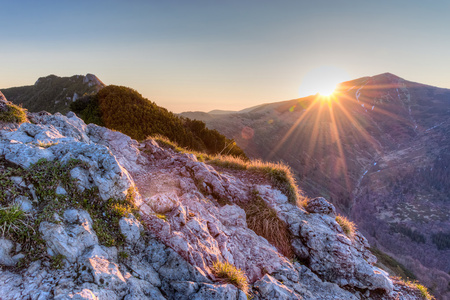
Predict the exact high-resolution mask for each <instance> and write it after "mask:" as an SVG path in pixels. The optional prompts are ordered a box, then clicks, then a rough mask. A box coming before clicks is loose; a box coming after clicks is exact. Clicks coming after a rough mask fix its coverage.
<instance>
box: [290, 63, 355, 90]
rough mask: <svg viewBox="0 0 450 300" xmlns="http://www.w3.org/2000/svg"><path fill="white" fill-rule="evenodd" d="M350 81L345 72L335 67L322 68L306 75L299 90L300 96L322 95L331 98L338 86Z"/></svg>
mask: <svg viewBox="0 0 450 300" xmlns="http://www.w3.org/2000/svg"><path fill="white" fill-rule="evenodd" d="M349 79H350V76H349V75H348V73H347V72H346V71H345V70H342V69H340V68H338V67H334V66H321V67H318V68H316V69H313V70H311V71H309V72H308V73H306V75H305V76H304V78H303V81H302V84H301V86H300V89H299V96H300V97H306V96H310V95H316V94H320V95H321V96H331V95H332V94H333V92H334V90H335V89H336V86H337V85H338V84H339V83H341V82H343V81H347V80H349Z"/></svg>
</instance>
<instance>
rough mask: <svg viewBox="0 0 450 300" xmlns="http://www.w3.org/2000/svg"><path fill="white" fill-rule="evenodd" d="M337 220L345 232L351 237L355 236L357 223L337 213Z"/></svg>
mask: <svg viewBox="0 0 450 300" xmlns="http://www.w3.org/2000/svg"><path fill="white" fill-rule="evenodd" d="M336 222H337V223H338V224H339V225H340V226H341V228H342V230H344V233H345V234H346V235H347V236H348V237H349V238H353V236H354V234H355V230H356V225H355V223H353V222H352V221H350V220H349V219H347V218H346V217H344V216H340V215H337V216H336Z"/></svg>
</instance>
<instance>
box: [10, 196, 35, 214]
mask: <svg viewBox="0 0 450 300" xmlns="http://www.w3.org/2000/svg"><path fill="white" fill-rule="evenodd" d="M14 202H15V203H16V204H17V205H19V207H20V209H21V210H23V211H24V212H26V213H29V212H31V211H32V210H33V203H31V200H30V198H28V197H26V196H17V197H16V198H15V199H14Z"/></svg>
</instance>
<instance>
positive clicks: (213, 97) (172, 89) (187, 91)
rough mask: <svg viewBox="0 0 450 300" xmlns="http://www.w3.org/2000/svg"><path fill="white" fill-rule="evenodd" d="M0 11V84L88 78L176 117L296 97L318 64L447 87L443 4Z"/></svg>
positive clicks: (335, 0)
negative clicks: (127, 90)
mask: <svg viewBox="0 0 450 300" xmlns="http://www.w3.org/2000/svg"><path fill="white" fill-rule="evenodd" d="M0 14H1V19H0V20H1V26H0V88H2V87H3V88H6V87H11V86H21V85H31V84H34V82H35V81H36V80H37V78H38V77H42V76H47V75H49V74H55V75H58V76H71V75H75V74H86V73H93V74H95V75H97V76H98V77H99V78H100V79H101V80H102V81H103V82H104V83H105V84H117V85H125V86H129V87H132V88H134V89H136V90H137V91H139V92H140V93H141V94H143V95H144V96H145V97H147V98H149V99H150V100H152V101H154V102H156V103H157V104H158V105H161V106H164V107H166V108H168V109H169V110H171V111H174V112H181V111H187V110H201V111H209V110H212V109H226V110H238V109H243V108H246V107H250V106H254V105H257V104H261V103H267V102H275V101H282V100H288V99H293V98H297V97H299V96H304V95H306V94H308V93H313V92H311V91H310V89H311V88H310V87H308V86H305V84H307V83H308V76H310V74H315V73H317V70H331V71H336V70H337V71H340V72H341V74H346V76H347V77H348V79H354V78H358V77H362V76H371V75H376V74H379V73H384V72H391V73H394V74H396V75H398V76H400V77H403V78H405V79H408V80H411V81H417V82H421V83H426V84H431V85H435V86H439V87H446V88H450V51H449V49H450V17H449V16H450V1H447V0H436V1H426V0H420V1H415V0H389V1H384V0H377V1H364V0H358V1H339V0H331V1H325V0H323V1H322V0H317V1H311V0H308V1H300V0H296V1H293V0H292V1H283V0H279V1H278V0H277V1H274V0H273V1H272V0H271V1H265V0H227V1H225V0H223V1H219V0H217V1H214V0H202V1H200V0H192V1H189V0H180V1H175V0H158V1H151V0H145V1H139V0H130V1H111V0H108V1H95V0H90V1H84V0H79V1H66V0H54V1H47V0H40V1H35V0H31V1H21V0H15V1H11V0H0ZM308 74H309V75H308ZM322 74H323V73H322ZM344 77H345V76H344Z"/></svg>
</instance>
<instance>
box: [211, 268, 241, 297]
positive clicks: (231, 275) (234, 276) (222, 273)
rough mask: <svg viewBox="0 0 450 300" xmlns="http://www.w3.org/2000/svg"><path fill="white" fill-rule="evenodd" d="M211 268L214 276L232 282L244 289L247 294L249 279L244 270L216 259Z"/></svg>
mask: <svg viewBox="0 0 450 300" xmlns="http://www.w3.org/2000/svg"><path fill="white" fill-rule="evenodd" d="M211 270H212V271H213V273H214V276H216V277H218V278H219V279H220V280H221V281H223V282H226V283H231V284H232V285H234V286H236V287H237V288H238V289H240V290H242V291H243V292H244V293H245V294H247V293H248V289H249V287H248V281H247V277H246V276H245V273H244V271H242V270H241V269H238V268H236V267H235V266H233V265H232V264H230V263H228V262H224V263H223V262H220V261H216V262H215V263H214V264H213V266H212V268H211Z"/></svg>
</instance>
